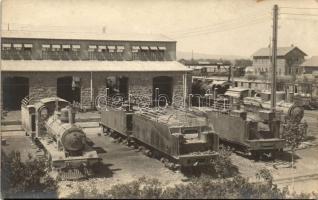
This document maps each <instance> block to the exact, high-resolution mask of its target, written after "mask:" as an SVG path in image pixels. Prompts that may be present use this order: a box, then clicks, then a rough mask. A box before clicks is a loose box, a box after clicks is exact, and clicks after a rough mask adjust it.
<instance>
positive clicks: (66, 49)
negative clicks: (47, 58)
mask: <svg viewBox="0 0 318 200" xmlns="http://www.w3.org/2000/svg"><path fill="white" fill-rule="evenodd" d="M70 53H71V45H69V44H63V45H62V51H61V58H62V60H69V59H70V58H71V55H70Z"/></svg>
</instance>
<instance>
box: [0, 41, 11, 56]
mask: <svg viewBox="0 0 318 200" xmlns="http://www.w3.org/2000/svg"><path fill="white" fill-rule="evenodd" d="M1 50H2V51H1V58H2V59H5V60H9V59H11V55H10V51H11V44H2V48H1Z"/></svg>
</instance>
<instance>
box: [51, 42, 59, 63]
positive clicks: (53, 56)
mask: <svg viewBox="0 0 318 200" xmlns="http://www.w3.org/2000/svg"><path fill="white" fill-rule="evenodd" d="M49 56H50V59H52V60H60V59H61V45H59V44H53V45H52V49H51V51H50V54H49Z"/></svg>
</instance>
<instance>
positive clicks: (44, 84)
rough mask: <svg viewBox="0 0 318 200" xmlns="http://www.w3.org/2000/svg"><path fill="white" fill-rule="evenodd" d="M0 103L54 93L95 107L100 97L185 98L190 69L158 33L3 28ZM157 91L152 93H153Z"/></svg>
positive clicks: (14, 104) (7, 105)
mask: <svg viewBox="0 0 318 200" xmlns="http://www.w3.org/2000/svg"><path fill="white" fill-rule="evenodd" d="M1 48H2V52H1V57H2V60H1V70H2V73H1V95H2V98H1V107H2V109H4V110H19V109H20V106H21V101H22V100H23V99H25V98H26V99H28V100H30V101H31V100H38V99H41V98H45V97H52V96H58V97H61V98H63V99H66V100H68V101H70V102H77V103H78V104H79V105H80V106H81V107H82V108H86V109H90V108H94V107H95V105H94V104H95V99H96V97H97V96H100V95H106V94H107V95H109V96H111V95H116V94H120V95H122V96H124V97H127V96H128V94H131V95H133V96H148V97H150V98H149V101H151V102H149V103H150V104H153V101H154V100H155V99H154V98H156V96H157V95H158V94H165V95H166V96H168V102H169V104H172V103H180V102H173V101H174V98H173V97H174V96H176V95H178V96H184V97H186V96H187V93H188V91H189V88H191V87H189V84H190V83H191V78H189V69H188V68H187V67H186V66H184V65H182V64H180V63H178V62H177V61H176V41H174V40H171V39H169V38H167V37H165V36H162V35H136V34H134V35H124V34H122V35H118V34H116V35H111V34H105V33H103V34H77V35H76V34H75V35H74V34H65V33H52V32H49V33H45V32H34V33H32V32H23V31H3V32H2V40H1ZM156 91H157V92H158V93H157V95H156V94H155V93H156Z"/></svg>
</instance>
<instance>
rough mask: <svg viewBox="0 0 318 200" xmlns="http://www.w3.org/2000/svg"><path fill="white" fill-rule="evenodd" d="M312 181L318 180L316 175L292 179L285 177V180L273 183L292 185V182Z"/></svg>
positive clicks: (276, 180) (317, 174) (275, 180)
mask: <svg viewBox="0 0 318 200" xmlns="http://www.w3.org/2000/svg"><path fill="white" fill-rule="evenodd" d="M313 180H318V173H314V174H306V175H300V176H295V177H294V178H293V177H287V178H281V179H274V183H276V184H286V183H292V182H293V181H294V182H306V181H313Z"/></svg>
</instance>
